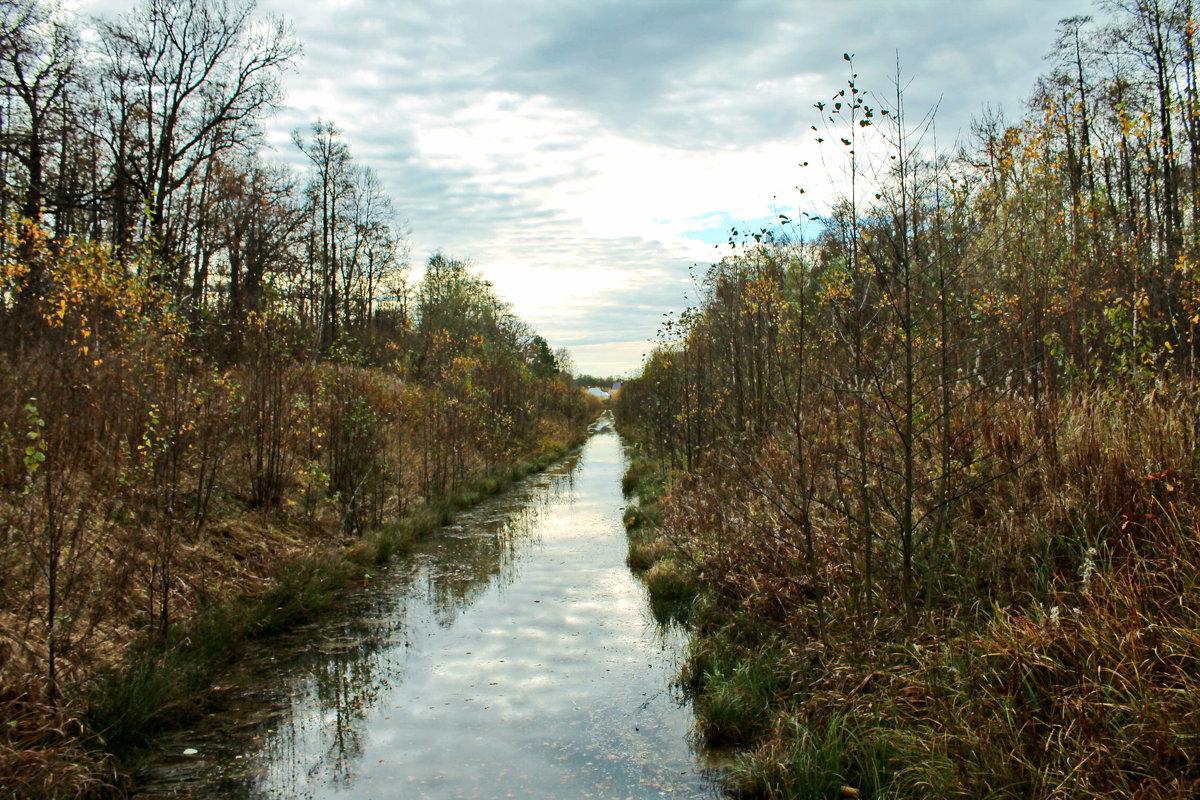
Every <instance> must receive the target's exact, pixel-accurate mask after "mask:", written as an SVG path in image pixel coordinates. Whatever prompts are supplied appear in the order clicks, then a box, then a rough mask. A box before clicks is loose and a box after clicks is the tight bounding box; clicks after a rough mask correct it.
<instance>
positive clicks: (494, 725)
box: [135, 431, 721, 800]
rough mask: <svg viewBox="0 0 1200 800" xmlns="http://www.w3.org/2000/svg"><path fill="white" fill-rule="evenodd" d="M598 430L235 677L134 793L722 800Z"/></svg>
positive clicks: (616, 461) (168, 746) (614, 449)
mask: <svg viewBox="0 0 1200 800" xmlns="http://www.w3.org/2000/svg"><path fill="white" fill-rule="evenodd" d="M623 469H624V453H623V448H622V444H621V441H620V439H619V438H618V436H617V435H616V434H615V433H613V432H611V431H606V432H602V433H598V434H596V435H594V436H592V438H591V439H589V440H588V443H587V444H586V445H585V446H584V448H583V449H582V451H580V452H577V453H576V454H574V455H572V456H570V457H568V458H567V459H565V460H563V461H561V462H559V463H558V464H556V465H554V466H553V467H551V468H550V469H548V470H547V471H545V472H543V473H540V474H538V475H535V476H531V477H530V478H528V479H526V480H524V481H522V482H520V483H518V484H517V485H515V486H514V487H513V488H511V489H510V490H508V491H506V492H504V493H502V494H499V495H497V496H496V497H494V498H491V499H489V500H487V501H485V502H484V503H482V504H481V505H479V506H476V507H475V508H473V509H471V510H470V511H467V512H464V513H463V514H462V515H461V516H460V517H459V519H458V520H457V522H456V523H455V524H454V525H452V526H449V527H447V528H445V529H443V530H442V531H440V532H438V533H436V534H434V535H433V536H431V537H429V538H427V539H425V540H423V541H421V542H420V543H419V544H418V545H417V546H416V548H415V550H414V551H413V552H412V553H411V554H410V555H408V556H404V557H401V558H398V559H396V561H395V562H394V563H393V564H391V565H390V566H389V567H388V568H387V569H386V570H381V571H380V573H379V574H377V575H373V576H371V579H370V580H369V581H368V582H367V583H368V585H367V586H365V587H363V588H361V589H356V590H355V591H354V592H353V593H352V594H351V595H350V596H349V597H348V598H347V600H346V602H345V607H344V608H343V609H339V610H338V611H337V612H334V613H331V614H328V615H325V617H323V618H322V620H321V621H320V622H318V623H316V624H314V625H311V626H308V627H306V628H304V629H301V630H297V631H295V632H293V633H292V634H289V635H288V636H285V637H280V638H279V639H278V640H273V641H271V642H268V643H265V644H263V645H262V646H261V649H260V650H258V651H256V652H255V653H254V654H253V655H252V657H251V658H249V659H247V660H246V662H245V663H243V664H242V665H240V666H239V668H238V670H237V671H236V674H234V675H233V676H231V678H230V679H229V681H228V683H229V684H230V686H231V687H235V688H228V689H223V690H221V691H223V692H225V694H227V695H228V696H227V697H225V698H224V699H223V700H222V701H221V702H220V703H219V704H218V705H219V710H218V711H217V712H215V713H214V714H212V715H210V716H208V717H207V718H205V720H204V721H203V722H202V723H201V724H200V725H199V726H197V727H193V728H190V729H188V730H180V731H177V732H174V733H172V734H171V735H170V736H169V737H167V739H166V740H164V741H163V742H162V743H161V745H160V746H159V747H158V748H157V750H158V752H159V755H157V756H155V757H154V758H152V759H151V760H150V762H149V763H148V764H147V766H146V767H145V768H144V769H143V770H142V771H141V774H140V776H139V782H140V788H139V791H138V793H137V794H136V795H135V796H136V797H139V798H167V797H191V798H205V797H214V798H215V797H233V798H247V799H249V798H314V799H315V798H339V800H349V799H350V798H379V797H396V798H508V797H513V798H554V799H555V800H558V799H559V798H660V797H670V798H704V797H710V798H716V797H720V796H721V794H720V790H719V787H718V784H717V779H716V773H715V771H714V770H712V769H709V768H708V767H707V766H706V765H705V763H704V761H703V757H702V756H701V755H700V754H699V753H698V752H697V751H696V750H695V749H694V748H693V747H692V746H691V744H690V741H691V736H692V715H691V710H690V708H689V707H688V706H687V704H686V703H685V702H684V701H683V699H682V698H681V696H680V694H679V692H678V690H677V688H676V687H675V686H673V685H672V680H673V678H674V676H675V675H676V671H677V667H678V663H679V659H680V658H681V657H682V654H683V649H684V647H685V644H686V640H685V638H684V635H683V634H682V632H681V631H679V630H676V629H674V628H664V627H663V626H661V625H659V624H658V623H656V622H655V621H654V619H653V617H652V616H651V614H650V611H649V608H648V604H647V601H646V597H645V592H644V590H643V588H642V587H641V585H640V584H639V582H638V581H637V580H636V578H635V577H634V576H633V575H632V574H631V573H630V571H629V570H628V568H627V567H626V566H625V551H626V543H625V535H624V529H623V527H622V524H621V513H622V506H623V505H624V500H623V498H622V496H621V491H620V478H621V474H622V472H623Z"/></svg>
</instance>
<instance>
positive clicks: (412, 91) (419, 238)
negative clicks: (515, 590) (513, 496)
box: [76, 0, 1093, 376]
mask: <svg viewBox="0 0 1200 800" xmlns="http://www.w3.org/2000/svg"><path fill="white" fill-rule="evenodd" d="M76 5H77V7H78V8H79V10H80V12H81V13H82V14H84V15H105V16H110V15H112V14H114V13H121V12H124V11H126V10H128V9H129V8H131V7H133V4H132V3H129V2H118V0H78V2H77V3H76ZM1092 10H1093V9H1092V4H1091V2H1089V0H823V1H822V2H810V1H809V0H724V1H718V0H503V1H501V0H260V2H259V4H258V12H259V14H260V15H277V16H282V17H284V18H286V19H288V20H289V21H290V23H291V25H292V27H293V30H294V33H295V36H296V38H297V39H299V40H300V41H301V42H302V44H303V47H304V55H303V56H302V57H301V59H300V60H299V62H298V63H297V65H296V67H295V69H294V70H293V71H291V72H290V73H289V74H288V75H286V77H285V88H286V100H285V103H284V106H283V107H282V108H280V109H279V110H278V111H277V113H276V114H275V116H274V117H273V118H272V119H271V120H269V121H268V122H267V126H266V127H267V137H266V141H267V143H268V148H269V152H268V153H267V155H268V156H269V157H274V158H278V159H280V160H283V161H286V162H289V163H292V164H294V165H296V166H297V167H298V168H300V167H302V166H303V156H302V155H301V154H300V153H299V152H298V151H297V150H296V149H295V147H294V145H292V143H291V132H292V131H293V130H295V129H297V128H299V129H302V130H306V129H307V128H308V127H309V126H310V125H311V124H312V123H313V122H314V121H315V120H317V119H318V118H320V119H325V120H330V121H333V122H334V123H336V124H337V125H338V126H339V127H340V128H341V129H342V131H343V133H344V135H345V138H346V140H347V142H348V143H349V145H350V147H351V149H352V152H353V154H354V156H355V158H356V159H357V160H358V161H359V163H362V164H366V165H369V166H371V167H373V168H374V169H375V170H376V171H377V172H378V173H379V175H380V177H381V178H382V180H383V182H384V185H385V188H386V189H387V191H388V193H389V194H390V195H391V197H392V199H393V202H394V204H395V207H396V210H397V216H398V217H399V221H400V222H401V223H403V224H405V225H406V226H407V227H408V229H409V230H410V239H411V251H412V260H413V264H414V268H415V269H417V270H419V267H420V265H421V264H422V263H423V262H424V261H425V259H426V258H427V257H428V256H429V255H430V254H431V253H433V252H436V251H442V252H444V253H445V254H446V255H448V256H451V257H455V258H461V259H465V260H468V261H470V262H471V263H472V264H474V265H475V266H476V267H477V268H478V269H479V270H480V271H481V272H482V273H483V275H484V276H485V277H486V278H487V279H488V280H490V281H491V282H492V283H493V284H494V286H495V288H496V292H497V294H499V295H500V297H502V298H503V299H504V300H506V301H508V302H510V303H511V304H512V305H513V307H514V311H515V312H516V313H517V314H518V315H519V316H520V317H521V318H522V319H524V320H525V321H527V322H529V323H530V324H531V325H532V326H533V327H534V328H536V329H537V330H538V332H540V333H541V334H542V335H543V336H544V337H545V338H546V339H547V340H548V341H549V342H550V344H551V346H552V347H554V348H559V347H566V348H567V349H569V350H570V351H571V354H572V358H573V361H574V366H575V371H576V373H577V374H578V373H587V374H593V375H602V376H607V375H625V374H630V373H632V372H634V371H636V369H637V368H638V366H639V365H640V363H641V361H642V358H643V355H644V354H646V353H648V352H649V350H650V348H651V347H652V346H653V340H654V339H655V336H656V333H657V332H658V330H659V328H660V326H661V324H662V322H663V321H664V320H665V319H666V318H667V317H666V316H664V315H671V314H675V313H678V312H679V311H680V310H682V309H683V308H685V307H687V306H688V305H690V304H693V303H694V302H695V301H696V300H697V299H698V297H699V294H700V291H699V288H700V286H699V285H700V282H701V281H702V278H703V274H704V271H705V269H706V268H707V267H708V265H709V264H711V263H712V262H714V261H716V260H718V259H719V258H720V257H721V255H722V248H723V247H724V243H725V242H726V239H727V238H728V234H729V231H730V229H731V228H733V227H737V228H739V229H745V228H747V227H749V228H751V229H754V230H757V229H758V228H759V227H763V226H766V225H769V224H770V222H771V221H772V220H776V219H777V218H778V215H779V214H785V215H787V216H789V217H792V218H796V219H798V218H799V212H801V211H809V212H811V213H820V212H821V211H822V210H824V208H826V207H827V204H828V203H829V202H830V201H831V200H833V199H835V198H836V196H837V194H838V192H840V191H842V187H841V182H840V181H839V178H838V176H839V174H840V172H839V166H838V164H839V163H840V162H839V161H837V159H839V158H840V156H839V155H838V154H837V153H832V154H831V153H829V152H828V150H827V149H824V150H823V149H822V147H821V146H820V145H818V144H817V143H816V142H815V138H816V136H817V134H816V133H813V131H812V130H811V128H810V126H811V125H813V124H819V122H820V119H819V116H818V112H817V111H816V109H814V108H813V103H815V102H819V101H829V100H830V99H831V97H832V96H833V95H835V94H836V93H837V91H838V90H839V89H840V88H842V87H844V86H845V83H846V80H847V78H848V77H849V75H848V69H847V68H848V66H849V65H848V64H847V63H846V61H845V60H844V58H843V53H848V54H852V55H853V57H854V71H856V72H857V73H858V75H859V78H858V86H859V87H861V88H862V89H863V90H864V91H866V92H867V93H868V99H869V100H873V101H877V102H875V104H876V105H877V106H886V105H888V104H889V101H888V100H887V98H888V97H889V96H890V95H892V94H893V93H894V86H895V74H896V69H897V64H899V66H900V70H901V74H902V76H903V79H902V83H903V84H904V85H905V87H906V89H905V104H906V107H907V108H908V109H909V115H910V117H912V118H915V116H918V115H920V114H924V113H925V112H926V111H928V110H930V109H933V108H936V109H937V113H936V130H935V136H936V140H937V143H938V144H939V146H946V145H951V144H953V143H954V142H955V141H956V140H959V139H966V138H968V137H969V134H970V123H971V120H972V118H975V117H978V116H980V115H981V114H982V113H983V112H984V110H985V109H986V108H990V109H992V110H1001V111H1003V112H1004V113H1005V115H1006V116H1007V118H1008V119H1009V120H1010V121H1014V122H1015V121H1019V120H1020V119H1022V118H1023V115H1024V100H1025V98H1027V97H1028V95H1029V94H1030V92H1031V90H1032V88H1033V85H1034V82H1035V81H1036V79H1037V77H1038V76H1039V75H1040V74H1043V73H1044V72H1045V71H1046V70H1047V67H1048V65H1047V63H1046V62H1045V61H1044V59H1043V56H1044V55H1045V54H1046V53H1047V52H1048V51H1049V50H1050V48H1051V46H1052V44H1053V42H1054V38H1055V28H1056V24H1057V22H1058V20H1060V19H1062V18H1064V17H1069V16H1072V15H1076V14H1086V13H1090V12H1092ZM826 147H828V146H827V145H826ZM804 162H808V166H806V167H802V166H801V164H803V163H804ZM802 188H803V189H804V193H803V194H801V192H800V189H802ZM726 250H727V248H726Z"/></svg>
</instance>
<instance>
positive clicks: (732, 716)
mask: <svg viewBox="0 0 1200 800" xmlns="http://www.w3.org/2000/svg"><path fill="white" fill-rule="evenodd" d="M1196 33H1197V19H1196V14H1195V7H1194V4H1193V3H1192V2H1190V0H1112V1H1111V2H1103V3H1100V4H1098V5H1097V7H1096V14H1095V16H1094V17H1073V18H1070V19H1064V20H1062V21H1061V23H1060V24H1059V28H1058V31H1057V39H1056V44H1055V46H1054V49H1053V50H1052V52H1050V53H1049V54H1048V55H1047V61H1046V64H1047V66H1046V70H1045V74H1044V76H1043V77H1042V78H1041V79H1040V80H1039V81H1038V82H1037V85H1036V86H1035V87H1033V91H1032V94H1031V96H1030V99H1029V101H1028V105H1027V107H1026V109H1025V110H1024V113H1023V114H1022V117H1021V118H1020V120H1019V121H1009V120H1006V119H1005V118H1004V117H1002V116H1000V115H999V114H995V113H985V114H982V115H981V116H980V118H978V119H977V121H976V122H975V124H974V126H973V129H972V130H971V131H970V132H969V135H968V136H964V137H963V141H962V143H961V144H959V145H956V146H954V147H950V148H947V147H945V134H944V133H943V137H942V142H941V145H942V146H941V147H939V146H938V144H939V143H938V141H937V135H936V134H937V131H936V110H934V109H925V108H920V109H913V108H910V107H907V106H906V102H905V100H906V98H905V91H904V90H905V87H906V86H907V85H908V80H909V79H908V77H907V76H905V75H904V74H903V72H902V70H901V69H900V68H899V67H898V71H897V73H896V74H895V75H892V76H890V78H889V77H888V76H874V75H872V76H861V77H860V76H859V75H858V74H857V73H856V72H855V65H854V57H853V55H852V54H850V53H847V54H846V55H845V56H844V67H845V70H846V80H845V83H844V84H843V85H841V86H835V87H830V91H829V93H828V95H827V96H824V97H816V98H810V100H812V101H815V102H813V106H812V112H811V113H812V120H813V125H812V129H811V130H810V131H809V135H811V136H813V137H815V138H817V140H818V141H819V142H822V145H821V146H822V148H824V153H825V163H824V167H825V168H826V169H828V170H829V171H830V173H831V174H828V175H822V176H819V177H818V178H815V179H814V180H828V179H831V178H833V179H836V180H837V181H838V185H839V186H842V187H844V191H843V192H842V194H841V196H840V198H839V200H838V202H837V203H835V204H834V206H833V207H831V208H829V209H828V210H827V211H825V212H823V213H821V214H820V215H819V216H814V215H812V214H811V213H810V214H806V215H804V216H801V215H799V214H781V215H780V217H779V220H778V224H777V225H774V226H771V227H769V228H764V229H761V230H756V231H748V232H747V231H735V232H733V233H732V234H731V236H730V239H729V243H728V246H727V249H726V255H725V257H724V258H723V259H722V260H721V261H720V263H718V264H716V265H714V266H713V267H712V268H711V270H710V271H709V272H708V275H707V280H706V282H705V295H704V298H703V300H702V302H700V303H699V304H698V305H697V306H696V307H695V308H692V309H690V310H689V311H687V312H685V313H684V314H682V315H680V316H679V317H677V318H676V319H673V320H672V321H671V322H670V323H668V324H667V325H666V326H665V327H664V329H663V331H662V334H661V337H660V338H661V341H660V342H659V346H658V347H657V349H656V350H655V351H654V352H653V354H652V355H651V356H650V357H649V358H648V360H647V361H646V363H645V365H644V369H643V372H642V374H641V376H640V377H639V378H637V379H636V380H631V381H629V382H627V383H626V384H625V386H624V388H623V389H622V391H621V393H620V395H619V397H618V406H617V412H618V422H619V424H620V425H621V426H622V431H623V432H624V433H625V434H626V435H627V436H633V438H634V439H635V440H637V442H638V445H637V447H638V452H639V457H638V459H637V460H636V462H635V463H634V465H633V467H632V468H631V470H630V472H629V473H628V475H627V477H626V484H627V488H628V489H629V490H630V491H631V492H633V493H635V494H636V495H637V496H638V497H639V499H640V505H638V506H637V508H636V509H635V510H632V511H631V512H630V514H629V516H628V518H627V524H629V525H630V526H631V528H632V529H633V530H632V532H631V550H630V563H631V564H632V565H634V566H635V567H637V568H638V569H642V570H646V572H645V579H646V581H647V583H648V584H649V586H650V587H651V590H652V591H653V592H655V594H656V596H657V597H658V598H659V599H660V600H662V599H664V598H665V599H669V600H673V601H675V604H674V606H673V609H674V610H673V612H672V613H674V614H676V615H681V616H683V617H684V618H686V619H687V620H688V621H689V622H690V624H691V625H693V626H694V627H695V628H696V630H697V636H696V638H695V640H694V642H693V645H692V650H691V655H690V659H689V661H688V664H687V666H686V667H685V669H684V674H683V681H684V682H685V684H686V685H687V686H688V687H689V689H690V691H691V692H692V695H693V698H694V703H695V705H696V709H697V714H698V716H699V719H700V725H701V728H702V730H703V733H704V735H705V738H706V740H707V741H708V742H709V743H711V744H715V745H733V746H735V747H736V748H737V750H738V752H739V753H740V755H739V756H738V758H737V760H736V763H735V765H734V767H733V777H734V781H735V783H736V784H737V785H738V786H739V789H740V790H741V791H743V792H745V796H751V797H759V796H761V797H771V798H826V797H839V796H842V797H860V796H861V797H872V798H883V797H888V798H924V797H938V798H946V797H989V798H1061V797H1072V798H1102V797H1103V798H1116V797H1122V798H1129V797H1133V798H1138V797H1142V798H1151V797H1153V798H1168V797H1176V798H1186V797H1195V796H1197V795H1198V794H1200V761H1198V760H1197V757H1196V754H1197V750H1196V746H1195V743H1196V739H1197V736H1198V735H1200V595H1198V594H1197V590H1198V588H1200V472H1198V467H1200V460H1198V459H1200V450H1198V447H1200V438H1198V437H1200V427H1198V424H1197V421H1198V419H1200V416H1198V414H1200V392H1198V388H1200V387H1198V385H1197V377H1198V369H1200V364H1198V363H1197V357H1198V355H1200V327H1198V325H1200V271H1198V270H1200V86H1198V84H1197V66H1198V64H1197V43H1196ZM901 55H902V54H901ZM901 65H902V58H901ZM922 78H923V79H925V80H928V79H929V77H928V76H922ZM946 79H947V80H948V79H949V78H948V77H947V78H946ZM819 168H820V167H819V166H818V165H815V164H814V165H813V166H810V167H808V169H810V170H815V169H819ZM792 217H796V219H793V218H792ZM739 796H741V795H739Z"/></svg>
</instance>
